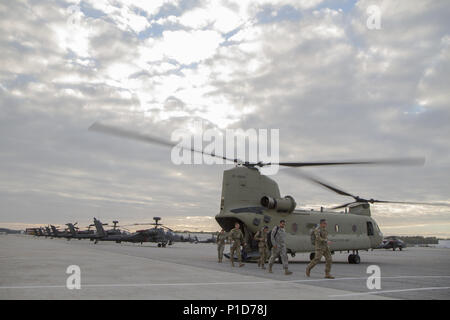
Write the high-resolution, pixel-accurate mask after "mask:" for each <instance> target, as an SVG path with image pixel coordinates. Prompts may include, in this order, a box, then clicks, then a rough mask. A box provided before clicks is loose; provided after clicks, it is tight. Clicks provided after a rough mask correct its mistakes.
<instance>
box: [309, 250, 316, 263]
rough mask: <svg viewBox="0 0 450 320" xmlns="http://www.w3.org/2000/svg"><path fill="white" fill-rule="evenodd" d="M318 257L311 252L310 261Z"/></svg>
mask: <svg viewBox="0 0 450 320" xmlns="http://www.w3.org/2000/svg"><path fill="white" fill-rule="evenodd" d="M315 256H316V254H315V253H314V252H311V253H310V254H309V260H311V261H312V260H313V259H314V257H315Z"/></svg>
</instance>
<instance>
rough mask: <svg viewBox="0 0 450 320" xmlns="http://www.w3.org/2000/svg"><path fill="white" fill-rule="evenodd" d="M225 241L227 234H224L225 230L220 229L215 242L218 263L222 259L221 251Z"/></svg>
mask: <svg viewBox="0 0 450 320" xmlns="http://www.w3.org/2000/svg"><path fill="white" fill-rule="evenodd" d="M226 240H227V234H226V232H225V230H224V229H222V230H221V231H220V233H219V234H218V235H217V240H216V243H217V253H218V256H219V261H218V262H219V263H221V262H222V259H223V250H224V249H225V243H226Z"/></svg>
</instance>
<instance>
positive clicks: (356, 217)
mask: <svg viewBox="0 0 450 320" xmlns="http://www.w3.org/2000/svg"><path fill="white" fill-rule="evenodd" d="M263 198H265V199H264V200H263ZM267 199H270V201H269V200H267ZM289 203H292V205H289ZM295 206H296V203H295V201H294V200H293V198H292V197H289V196H288V197H284V198H281V196H280V193H279V189H278V185H277V184H276V182H275V181H273V180H272V179H270V178H269V177H267V176H265V175H262V174H261V173H260V172H259V171H258V170H257V169H254V168H247V167H235V168H233V169H230V170H226V171H224V177H223V186H222V199H221V211H220V213H219V214H218V215H216V217H215V218H216V220H217V222H218V223H219V225H220V226H221V227H222V228H224V229H225V230H226V231H230V230H231V229H232V228H233V227H234V224H235V223H236V222H239V223H240V225H241V227H242V229H243V232H244V236H245V239H246V243H247V244H248V245H250V246H252V243H253V241H252V240H253V236H254V234H255V233H256V232H257V231H258V230H261V228H262V227H263V226H268V227H269V228H270V230H271V229H272V228H273V227H274V226H276V225H278V224H279V222H280V220H282V219H283V220H285V221H286V229H285V230H286V247H287V249H288V252H289V253H291V254H295V253H296V252H313V251H314V245H313V244H312V243H311V231H312V230H313V229H314V228H316V226H317V225H318V224H319V221H320V220H321V219H326V220H327V222H328V227H327V231H328V234H329V241H331V244H330V249H331V251H351V250H368V249H371V248H376V247H378V246H379V244H380V243H381V242H382V240H383V234H382V233H381V231H380V229H379V227H378V225H377V223H376V222H375V220H374V219H373V218H372V217H371V216H370V205H369V204H358V205H355V206H353V207H350V208H349V211H348V213H346V212H334V211H323V210H295V209H294V208H295ZM253 245H254V243H253Z"/></svg>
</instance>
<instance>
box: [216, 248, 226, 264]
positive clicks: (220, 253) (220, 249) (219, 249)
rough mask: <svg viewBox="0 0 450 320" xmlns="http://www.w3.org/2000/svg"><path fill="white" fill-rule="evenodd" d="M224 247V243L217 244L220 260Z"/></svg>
mask: <svg viewBox="0 0 450 320" xmlns="http://www.w3.org/2000/svg"><path fill="white" fill-rule="evenodd" d="M224 249H225V245H224V244H219V245H217V255H218V258H219V262H222V259H223V250H224Z"/></svg>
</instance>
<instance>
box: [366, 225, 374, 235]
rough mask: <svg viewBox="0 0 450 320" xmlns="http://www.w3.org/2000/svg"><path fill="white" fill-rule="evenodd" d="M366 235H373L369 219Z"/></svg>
mask: <svg viewBox="0 0 450 320" xmlns="http://www.w3.org/2000/svg"><path fill="white" fill-rule="evenodd" d="M367 235H368V236H373V224H372V222H370V221H367Z"/></svg>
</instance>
